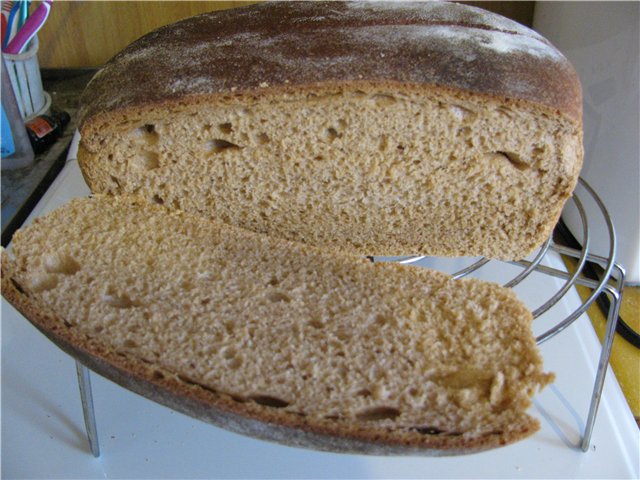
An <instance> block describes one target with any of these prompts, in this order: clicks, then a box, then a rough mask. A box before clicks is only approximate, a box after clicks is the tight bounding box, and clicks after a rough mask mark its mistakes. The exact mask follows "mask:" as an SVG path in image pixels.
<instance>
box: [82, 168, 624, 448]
mask: <svg viewBox="0 0 640 480" xmlns="http://www.w3.org/2000/svg"><path fill="white" fill-rule="evenodd" d="M585 199H586V200H588V201H591V202H595V204H596V205H597V210H599V213H600V215H601V217H602V220H604V224H605V225H606V226H605V227H604V228H606V229H607V230H608V234H609V251H608V255H607V256H600V255H596V254H593V253H591V252H590V250H589V249H590V232H591V227H590V225H589V224H590V223H591V221H592V220H593V219H592V218H591V219H590V218H588V215H587V213H586V211H585V208H584V202H583V200H585ZM571 204H573V206H575V208H577V210H578V213H579V218H580V220H581V223H582V248H581V249H575V248H569V247H566V246H563V245H561V244H559V243H556V242H555V241H554V240H553V236H551V237H549V239H548V240H547V241H546V242H545V243H544V244H543V245H542V246H541V247H540V249H539V250H538V251H537V252H536V253H535V254H534V255H533V256H532V258H531V259H530V260H520V261H508V262H506V261H500V260H490V259H487V258H480V259H472V260H469V265H467V266H465V267H463V268H461V269H458V270H457V271H455V272H454V273H452V276H453V277H454V278H462V277H465V276H471V275H474V274H475V273H476V272H478V271H479V270H480V269H481V268H482V267H484V266H485V265H487V264H489V263H490V262H491V263H493V262H500V263H506V264H509V265H511V266H513V267H516V270H515V271H516V273H515V274H514V275H513V276H512V277H510V278H508V279H507V280H505V281H503V285H504V286H505V287H508V288H514V287H516V286H518V285H520V284H523V283H525V282H534V283H535V282H539V281H540V279H539V278H532V277H533V276H532V275H531V274H532V273H534V272H537V273H540V274H543V275H546V276H550V277H554V278H559V279H562V280H564V283H563V284H562V286H561V287H560V288H559V289H558V290H557V291H555V292H554V294H553V295H552V296H551V297H550V298H548V299H546V300H545V301H544V302H543V303H542V304H541V305H540V306H539V307H537V308H535V309H533V310H532V313H533V316H534V318H536V319H537V318H539V317H542V316H544V315H545V314H547V313H549V312H551V311H552V310H553V307H554V306H555V305H557V304H558V302H560V300H561V299H562V298H563V297H564V296H565V295H566V294H567V292H569V291H570V290H571V289H572V288H573V287H575V286H576V285H581V286H585V287H588V288H589V289H591V294H590V295H589V297H588V298H586V299H585V300H583V301H582V303H581V304H580V305H579V306H578V307H577V308H576V309H575V310H574V311H573V312H572V313H570V314H569V315H568V316H566V317H565V318H562V319H561V320H560V321H557V320H556V321H554V322H553V324H552V326H551V327H549V328H548V329H547V330H546V331H544V332H543V333H541V334H539V335H538V336H537V337H536V341H537V343H538V344H542V343H543V342H546V341H548V340H550V339H551V338H552V337H554V336H555V335H557V334H559V333H560V332H562V331H563V330H564V329H566V328H567V327H568V326H570V325H571V324H572V323H573V322H574V321H576V320H577V319H578V318H579V317H580V316H581V315H582V314H583V313H585V312H586V310H587V309H588V308H589V307H590V306H591V304H592V303H593V302H594V301H595V300H596V299H597V298H598V297H599V296H600V295H601V294H605V295H607V296H608V297H609V300H610V305H609V311H608V313H607V323H606V331H605V336H604V340H603V342H602V349H601V353H600V359H599V362H598V368H597V372H596V377H595V382H594V386H593V391H592V394H591V403H590V406H589V412H588V417H587V422H586V425H585V429H584V432H583V433H582V439H581V447H582V450H583V451H584V452H586V451H587V450H588V449H589V445H590V441H591V435H592V433H593V426H594V424H595V420H596V415H597V412H598V406H599V404H600V398H601V395H602V390H603V387H604V380H605V375H606V373H607V366H608V364H609V358H610V356H611V348H612V345H613V338H614V335H615V331H616V324H617V321H618V314H619V311H620V302H621V299H622V290H623V285H624V276H625V271H624V268H623V267H622V266H621V265H618V264H616V263H615V257H616V236H615V231H614V227H613V223H612V221H611V217H610V216H609V213H608V212H607V209H606V207H605V205H604V203H603V202H602V200H601V199H600V197H598V195H597V194H596V192H595V191H594V190H593V189H592V188H591V186H589V184H588V183H587V182H586V181H584V180H583V179H582V178H580V179H579V181H578V186H577V188H576V191H575V192H574V195H573V197H572V199H571V200H570V201H569V202H568V205H567V206H570V205H571ZM549 252H555V253H557V254H560V255H562V256H565V257H570V258H572V259H576V262H577V264H576V266H575V270H574V272H573V273H570V272H568V271H566V270H560V269H558V268H553V267H550V266H547V265H545V264H544V263H545V262H544V260H545V258H546V257H547V256H548V254H549ZM372 260H374V261H380V260H383V261H395V262H399V263H403V264H419V262H421V261H422V260H429V257H425V256H407V257H392V258H386V259H385V258H382V257H380V258H375V259H373V258H372ZM457 260H459V259H457ZM589 262H590V263H594V264H597V265H599V266H601V267H602V269H603V273H602V274H601V275H600V276H599V277H600V278H599V279H598V280H593V279H591V278H589V276H587V275H586V274H585V266H586V265H588V263H589ZM556 316H557V315H556ZM76 367H77V373H78V383H79V386H80V397H81V400H82V408H83V413H84V420H85V427H86V431H87V437H88V440H89V446H90V448H91V452H92V453H93V455H94V456H96V457H97V456H99V455H100V448H99V444H98V435H97V428H96V421H95V414H94V407H93V399H92V394H91V380H90V376H89V369H88V368H87V367H85V366H84V365H82V364H81V363H80V362H78V361H76Z"/></svg>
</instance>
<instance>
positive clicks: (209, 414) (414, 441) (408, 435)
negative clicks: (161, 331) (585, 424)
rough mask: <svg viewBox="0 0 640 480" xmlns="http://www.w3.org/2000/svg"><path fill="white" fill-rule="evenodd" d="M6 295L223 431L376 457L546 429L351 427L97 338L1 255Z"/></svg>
mask: <svg viewBox="0 0 640 480" xmlns="http://www.w3.org/2000/svg"><path fill="white" fill-rule="evenodd" d="M1 257H2V295H3V297H4V298H5V299H7V300H8V301H9V302H10V303H11V304H12V305H13V306H14V307H15V308H16V309H17V310H18V311H19V312H20V313H22V314H23V315H24V316H25V317H26V318H27V319H28V320H29V321H30V322H31V323H32V324H33V325H34V326H35V327H36V328H38V329H39V330H40V331H41V332H42V333H43V334H44V335H45V336H47V337H48V338H49V339H50V340H51V341H52V342H54V343H55V344H56V345H57V346H58V347H59V348H61V349H62V350H63V351H65V352H66V353H68V354H69V355H71V356H72V357H74V358H75V359H77V360H78V361H80V362H81V363H82V364H84V365H85V366H87V367H88V368H90V369H91V370H93V371H95V372H96V373H98V374H100V375H103V376H104V377H106V378H108V379H110V380H112V381H114V382H116V383H117V384H119V385H121V386H123V387H124V388H127V389H129V390H131V391H133V392H135V393H138V394H140V395H142V396H144V397H146V398H148V399H150V400H152V401H155V402H157V403H160V404H163V405H165V406H168V407H170V408H172V409H174V410H177V411H180V412H182V413H185V414H187V415H190V416H192V417H194V418H197V419H200V420H203V421H207V422H209V423H212V424H214V425H217V426H220V427H222V428H225V429H228V430H231V431H234V432H238V433H241V434H245V435H250V436H253V437H256V438H261V439H265V440H271V441H276V442H279V443H283V444H287V445H292V446H297V447H309V448H315V449H320V450H327V451H335V452H342V453H347V452H353V453H366V454H376V455H391V454H393V455H398V454H414V455H415V454H420V455H437V456H441V455H456V454H467V453H474V452H479V451H482V450H487V449H491V448H496V447H499V446H503V445H506V444H509V443H513V442H515V441H517V440H520V439H522V438H525V437H527V436H529V435H531V434H532V433H534V432H535V431H536V430H538V428H539V424H538V421H537V420H535V419H533V418H531V417H527V421H528V423H525V422H523V425H522V427H521V428H520V429H519V430H515V429H514V430H512V431H509V432H494V433H491V434H488V435H483V436H479V437H473V438H467V437H465V436H462V435H451V434H429V433H420V432H418V431H415V430H398V431H394V430H387V429H382V430H381V429H375V428H367V427H364V426H354V425H353V424H350V425H347V424H346V423H341V422H340V421H337V420H324V419H323V420H318V419H312V418H306V417H303V416H299V415H296V414H293V413H287V412H282V411H279V410H278V409H274V408H269V407H265V406H261V405H258V404H255V403H250V402H247V403H244V402H242V401H239V400H237V399H233V398H231V397H230V396H228V395H225V394H220V393H217V392H214V391H211V389H208V388H206V387H204V386H202V385H199V384H196V383H193V382H190V381H189V380H188V379H184V378H178V376H177V375H175V374H173V373H171V372H168V371H166V370H162V369H159V368H158V367H157V366H154V365H152V364H149V363H148V362H145V361H143V360H142V359H140V358H137V357H135V356H132V355H128V354H124V353H122V352H118V351H114V350H112V349H110V348H109V347H107V346H106V345H105V344H103V343H101V342H100V341H99V340H97V339H95V338H90V337H88V336H87V335H85V334H83V333H80V332H78V331H77V330H76V329H74V328H73V327H71V326H67V325H65V321H64V319H60V318H56V316H55V315H54V314H53V313H52V312H50V311H47V309H46V308H43V306H42V305H40V304H39V302H38V300H37V299H36V298H35V296H31V295H30V294H29V292H28V291H27V290H26V289H25V288H24V287H23V286H21V285H20V284H18V283H17V282H16V281H15V279H14V277H13V275H12V264H11V260H10V259H9V258H8V255H7V254H6V252H4V251H3V252H2V255H1Z"/></svg>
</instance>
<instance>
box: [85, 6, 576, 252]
mask: <svg viewBox="0 0 640 480" xmlns="http://www.w3.org/2000/svg"><path fill="white" fill-rule="evenodd" d="M82 103H83V118H82V121H81V126H80V131H81V134H82V140H81V143H80V150H79V153H78V160H79V163H80V166H81V168H82V170H83V174H84V176H85V179H86V181H87V183H88V185H89V186H90V187H91V189H92V190H93V191H94V192H102V193H113V194H136V195H139V196H143V197H146V198H148V199H151V200H153V201H156V202H157V203H162V204H164V205H167V206H170V207H175V208H180V209H182V210H185V211H189V212H196V213H200V214H204V215H207V216H211V217H213V218H216V219H222V220H223V221H225V222H227V223H230V224H232V225H236V226H241V227H244V228H247V229H251V230H253V231H257V232H264V233H268V234H270V235H272V236H277V237H280V238H284V239H290V240H296V241H302V242H306V243H309V244H313V245H319V246H326V247H331V248H338V249H344V250H348V251H351V252H357V253H360V254H367V255H378V254H379V255H405V254H425V255H438V256H459V255H484V256H488V257H492V258H502V259H514V258H521V257H524V256H526V255H527V254H528V253H529V252H531V251H532V249H534V248H535V247H536V246H538V245H539V244H541V243H542V242H543V241H544V240H545V239H546V238H547V237H548V236H549V234H550V232H551V230H552V228H553V226H554V225H555V223H556V221H557V219H558V217H559V215H560V212H561V210H562V207H563V205H564V203H565V201H566V200H567V199H568V198H569V196H570V195H571V193H572V191H573V188H574V186H575V183H576V180H577V177H578V173H579V170H580V167H581V164H582V155H583V152H582V122H581V115H582V111H581V109H582V100H581V89H580V84H579V81H578V78H577V76H576V73H575V71H574V69H573V68H572V66H571V65H570V64H569V62H568V61H567V60H566V58H565V57H563V56H562V54H560V52H558V51H557V50H556V49H555V48H554V47H553V46H552V45H551V44H550V43H549V42H548V41H547V40H545V39H544V38H542V37H541V36H540V35H538V34H537V33H535V32H533V31H532V30H529V29H527V28H525V27H523V26H521V25H519V24H517V23H515V22H512V21H510V20H507V19H505V18H502V17H500V16H497V15H494V14H490V13H488V12H485V11H483V10H480V9H477V8H473V7H467V6H463V5H458V4H451V3H429V2H427V3H417V4H393V3H392V2H374V3H364V2H354V3H342V2H326V3H325V2H283V3H278V2H275V3H270V2H268V3H264V4H259V5H253V6H249V7H243V8H237V9H232V10H228V11H222V12H214V13H210V14H205V15H200V16H197V17H194V18H190V19H187V20H184V21H181V22H178V23H176V24H173V25H170V26H167V27H164V28H161V29H159V30H157V31H154V32H152V33H150V34H148V35H146V36H144V37H142V38H141V39H139V40H138V41H136V42H134V43H133V44H132V45H130V46H129V47H127V48H126V49H125V50H123V51H122V52H121V53H120V54H118V55H117V56H115V57H114V58H113V59H112V60H111V61H110V62H108V63H107V64H106V65H105V66H104V68H102V69H101V70H100V71H99V72H98V73H97V74H96V76H95V78H94V79H93V80H92V81H91V82H90V84H89V85H88V87H87V89H86V92H85V93H84V96H83V99H82Z"/></svg>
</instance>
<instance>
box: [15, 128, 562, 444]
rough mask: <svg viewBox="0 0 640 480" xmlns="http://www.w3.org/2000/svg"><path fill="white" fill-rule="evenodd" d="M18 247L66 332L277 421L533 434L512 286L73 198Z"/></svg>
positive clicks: (27, 284)
mask: <svg viewBox="0 0 640 480" xmlns="http://www.w3.org/2000/svg"><path fill="white" fill-rule="evenodd" d="M232 128H233V127H232ZM150 134H151V133H149V132H148V131H146V130H145V131H142V132H140V133H139V135H140V136H141V137H142V138H144V136H145V135H150ZM12 257H13V259H12V260H11V264H12V272H13V273H12V280H13V282H15V283H14V284H15V285H16V286H17V288H18V290H19V291H21V292H23V293H24V294H25V295H26V296H28V297H30V298H31V299H32V301H34V302H37V304H38V305H40V308H42V309H43V310H44V311H45V312H48V313H51V314H52V315H53V317H55V318H58V319H60V323H64V326H63V325H60V326H59V327H61V328H63V329H68V330H72V331H74V332H76V334H80V335H84V336H87V337H89V338H91V339H93V341H96V342H99V343H101V344H103V345H105V346H106V348H108V349H109V350H112V351H115V352H117V353H119V354H123V355H126V356H129V357H132V358H136V359H139V360H140V361H141V362H145V364H147V365H154V366H157V368H158V370H159V371H161V372H170V374H171V375H174V376H175V377H176V378H178V379H180V381H182V382H186V383H189V384H195V385H200V386H202V387H203V388H205V389H207V390H208V391H212V392H216V393H218V394H220V395H226V396H229V397H231V398H233V399H234V401H235V402H236V403H237V404H238V405H242V404H249V403H250V404H255V405H258V406H259V407H260V408H264V409H265V410H268V411H270V412H275V413H272V414H271V415H276V417H275V418H278V415H280V416H283V417H282V418H284V417H286V416H287V415H295V416H297V417H304V418H305V419H306V421H307V422H309V423H310V424H313V422H322V421H327V420H330V421H332V423H334V424H335V425H342V427H340V428H344V426H345V425H346V426H347V427H348V426H364V427H365V428H373V429H374V430H376V431H378V432H381V435H382V437H381V438H384V436H385V435H387V436H388V435H393V434H394V432H396V433H398V432H400V434H402V433H403V432H406V433H407V434H409V433H411V434H420V435H424V436H425V437H429V436H439V437H460V438H463V439H464V440H465V441H470V442H473V441H474V440H477V439H482V438H484V437H486V436H489V435H499V436H504V437H505V438H508V437H509V435H510V432H511V433H512V434H514V432H519V433H518V434H517V435H516V434H514V435H515V436H522V432H523V431H525V432H527V434H528V433H531V432H532V431H534V430H535V429H536V428H535V425H536V423H535V421H534V420H533V419H531V418H530V417H529V416H528V415H527V414H526V412H525V410H526V409H527V408H528V407H529V405H530V399H531V397H532V395H533V394H534V393H535V391H536V390H537V389H538V388H540V387H542V386H543V385H545V384H546V383H548V382H549V381H550V379H551V377H550V376H549V375H548V374H545V373H543V371H542V361H541V357H540V355H539V353H538V351H537V348H536V345H535V340H534V338H533V336H532V333H531V329H530V322H531V315H530V313H529V312H528V311H527V309H526V308H525V307H524V306H523V305H522V304H521V303H520V302H519V301H518V300H517V299H516V297H515V295H514V294H513V293H512V292H511V291H510V290H507V289H504V288H502V287H499V286H498V285H495V284H491V283H486V282H481V281H477V280H458V281H454V280H452V279H450V277H448V276H447V275H445V274H443V273H440V272H435V271H430V270H426V269H422V268H419V267H412V266H406V265H397V264H382V263H380V264H378V263H376V264H372V263H370V262H368V261H367V260H365V259H361V258H359V257H352V256H347V255H342V254H329V253H326V252H324V251H322V250H320V249H315V248H312V247H308V246H303V245H299V244H295V243H290V242H283V241H279V240H275V239H273V238H269V237H267V236H263V235H259V234H255V233H252V232H248V231H244V230H241V229H237V228H234V227H231V226H228V225H225V224H223V223H214V222H211V221H209V220H206V219H203V218H200V217H196V216H192V215H190V214H186V213H182V212H179V211H168V210H167V209H166V208H165V207H162V206H159V205H155V204H152V203H148V202H146V201H142V200H141V199H136V200H133V199H131V198H128V197H116V198H109V197H103V196H96V197H94V198H92V199H83V200H75V201H73V202H71V203H70V204H69V205H67V206H65V207H64V208H62V209H59V210H57V211H55V212H53V213H51V214H49V215H47V216H45V217H41V218H39V219H36V220H35V221H34V223H33V224H32V226H29V227H26V228H24V229H23V230H20V231H19V232H17V233H16V235H15V236H14V240H13V243H12ZM3 261H7V258H6V257H5V258H4V259H3ZM165 374H166V373H165ZM165 374H162V373H159V374H158V378H161V377H163V376H164V375H165ZM336 428H337V427H336Z"/></svg>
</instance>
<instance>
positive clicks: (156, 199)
mask: <svg viewBox="0 0 640 480" xmlns="http://www.w3.org/2000/svg"><path fill="white" fill-rule="evenodd" d="M151 201H152V202H153V203H157V204H158V205H162V204H164V200H163V199H162V197H161V196H160V195H157V194H156V195H154V196H153V197H151Z"/></svg>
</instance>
